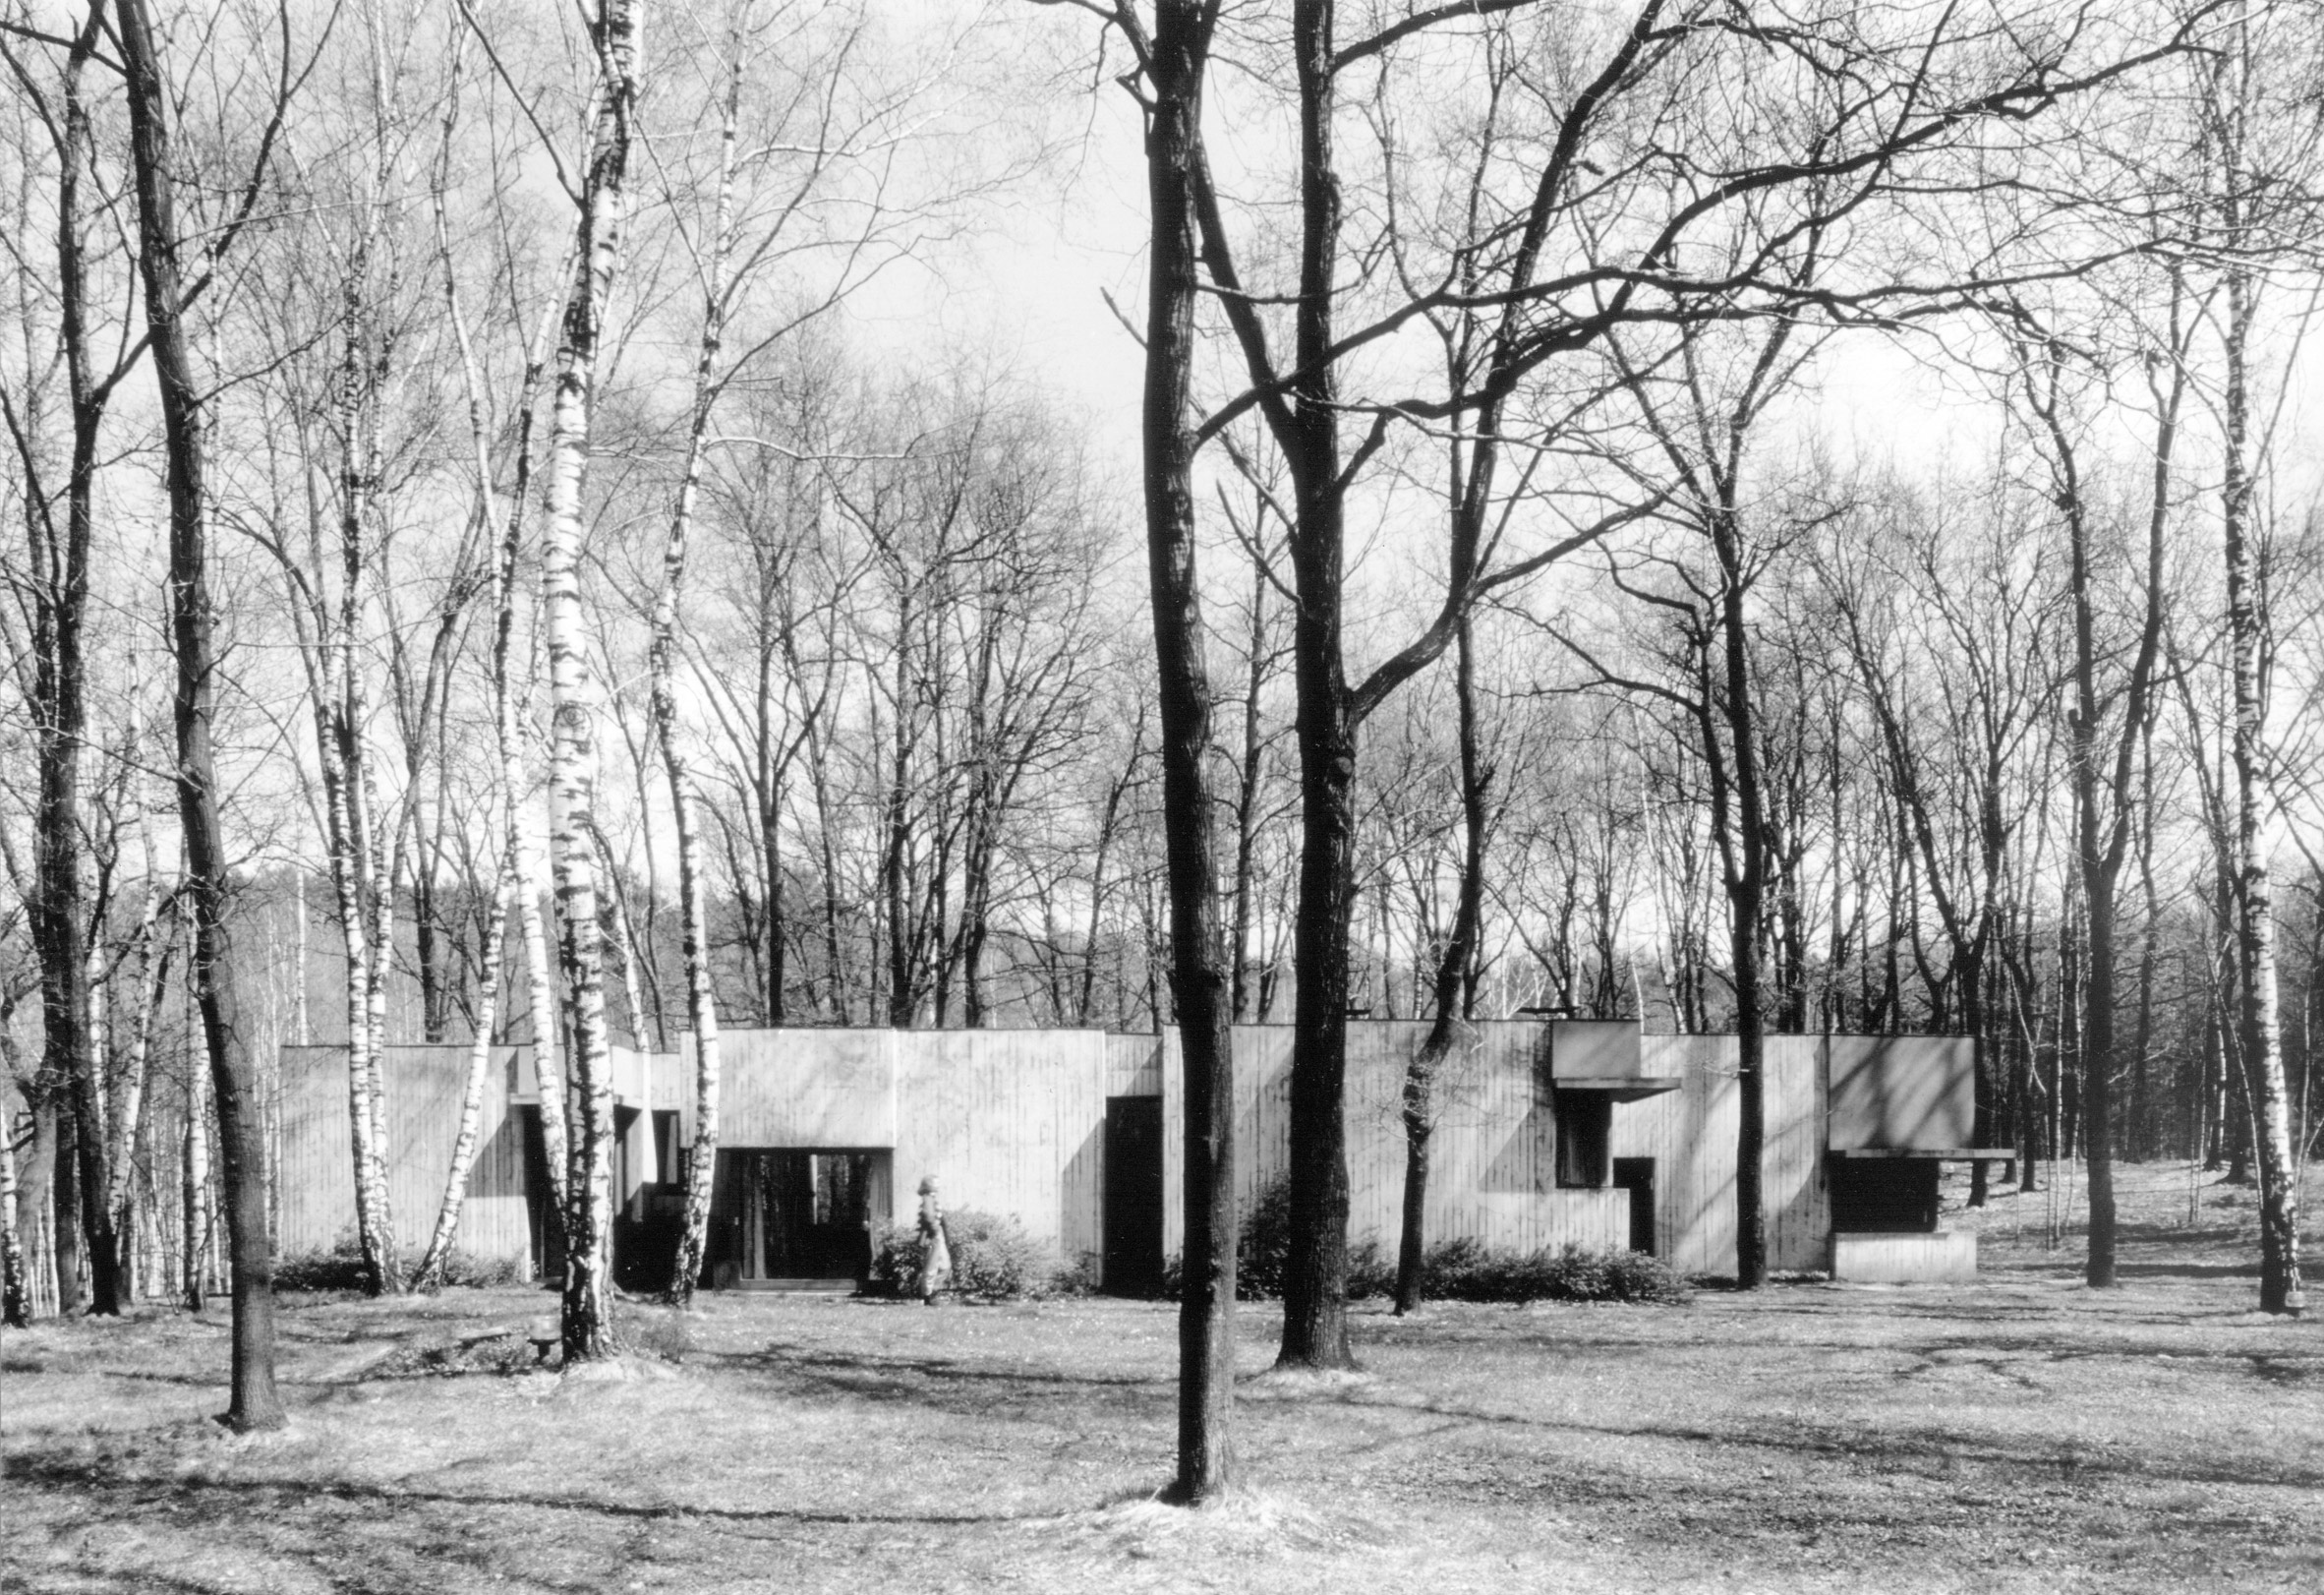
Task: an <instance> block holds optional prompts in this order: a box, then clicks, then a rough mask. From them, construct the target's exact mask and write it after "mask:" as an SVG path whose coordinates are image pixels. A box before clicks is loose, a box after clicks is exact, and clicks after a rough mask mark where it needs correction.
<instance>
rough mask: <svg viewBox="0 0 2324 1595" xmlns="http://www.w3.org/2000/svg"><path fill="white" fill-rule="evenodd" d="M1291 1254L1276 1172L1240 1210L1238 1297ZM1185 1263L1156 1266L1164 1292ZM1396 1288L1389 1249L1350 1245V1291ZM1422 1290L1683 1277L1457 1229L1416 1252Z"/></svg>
mask: <svg viewBox="0 0 2324 1595" xmlns="http://www.w3.org/2000/svg"><path fill="white" fill-rule="evenodd" d="M1290 1256H1291V1182H1290V1181H1289V1180H1288V1179H1280V1180H1276V1181H1275V1182H1273V1183H1272V1184H1270V1185H1268V1186H1267V1187H1266V1188H1265V1189H1264V1190H1262V1191H1261V1192H1260V1193H1259V1197H1258V1200H1257V1201H1256V1202H1255V1203H1253V1204H1251V1207H1250V1210H1249V1211H1248V1212H1246V1213H1245V1214H1244V1215H1243V1224H1242V1227H1241V1229H1240V1230H1239V1231H1238V1233H1237V1236H1236V1247H1235V1294H1236V1295H1237V1296H1238V1297H1240V1298H1242V1299H1243V1300H1245V1301H1273V1300H1275V1299H1276V1298H1278V1297H1280V1296H1281V1295H1282V1294H1283V1273H1284V1269H1285V1266H1286V1264H1287V1262H1288V1260H1289V1258H1290ZM1184 1267H1185V1260H1184V1259H1183V1257H1181V1256H1179V1255H1176V1254H1174V1255H1173V1256H1172V1257H1171V1258H1170V1259H1169V1261H1168V1262H1167V1263H1166V1264H1165V1265H1164V1266H1163V1291H1164V1293H1165V1294H1167V1295H1170V1296H1173V1297H1175V1296H1177V1295H1179V1294H1180V1291H1181V1288H1182V1280H1183V1270H1184ZM1395 1294H1396V1255H1395V1253H1394V1252H1393V1251H1391V1250H1389V1249H1387V1248H1385V1247H1383V1246H1381V1245H1380V1244H1379V1243H1378V1242H1377V1241H1373V1240H1365V1241H1359V1242H1357V1243H1356V1244H1355V1245H1353V1246H1351V1247H1349V1248H1348V1295H1349V1298H1350V1299H1351V1300H1357V1301H1361V1300H1365V1299H1367V1298H1379V1297H1386V1296H1393V1295H1395ZM1421 1295H1422V1296H1423V1299H1426V1300H1429V1301H1467V1302H1530V1301H1576V1302H1585V1301H1616V1302H1668V1303H1676V1302H1683V1301H1685V1300H1686V1299H1687V1283H1686V1279H1685V1277H1684V1276H1683V1275H1681V1274H1680V1273H1679V1272H1678V1270H1675V1269H1673V1268H1671V1267H1670V1266H1669V1265H1668V1264H1666V1263H1663V1262H1661V1261H1660V1260H1659V1259H1656V1258H1654V1257H1650V1256H1648V1255H1647V1254H1646V1253H1644V1252H1631V1251H1598V1250H1595V1249H1593V1248H1590V1247H1585V1246H1577V1245H1570V1244H1569V1245H1566V1246H1562V1247H1545V1248H1543V1249H1542V1250H1540V1251H1539V1252H1516V1251H1508V1250H1504V1249H1500V1248H1495V1247H1488V1246H1486V1245H1484V1244H1483V1243H1482V1241H1478V1240H1475V1239H1471V1238H1468V1237H1462V1238H1459V1239H1455V1240H1448V1241H1439V1242H1437V1243H1436V1244H1435V1245H1434V1246H1431V1247H1429V1248H1428V1249H1427V1250H1426V1251H1425V1252H1424V1253H1423V1256H1422V1262H1421Z"/></svg>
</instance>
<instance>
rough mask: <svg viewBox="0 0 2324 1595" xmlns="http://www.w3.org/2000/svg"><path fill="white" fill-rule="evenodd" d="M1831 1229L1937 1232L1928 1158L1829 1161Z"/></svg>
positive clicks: (1932, 1165) (1932, 1162) (1933, 1174)
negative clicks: (1934, 1230) (1935, 1230)
mask: <svg viewBox="0 0 2324 1595" xmlns="http://www.w3.org/2000/svg"><path fill="white" fill-rule="evenodd" d="M1830 1177H1831V1193H1830V1199H1831V1227H1832V1228H1833V1229H1835V1230H1844V1231H1848V1232H1851V1233H1858V1234H1861V1233H1865V1232H1868V1231H1869V1232H1879V1231H1883V1230H1888V1231H1896V1230H1907V1231H1917V1232H1926V1231H1929V1230H1933V1229H1935V1228H1936V1227H1937V1160H1936V1159H1935V1158H1933V1157H1879V1158H1873V1157H1834V1158H1832V1159H1830Z"/></svg>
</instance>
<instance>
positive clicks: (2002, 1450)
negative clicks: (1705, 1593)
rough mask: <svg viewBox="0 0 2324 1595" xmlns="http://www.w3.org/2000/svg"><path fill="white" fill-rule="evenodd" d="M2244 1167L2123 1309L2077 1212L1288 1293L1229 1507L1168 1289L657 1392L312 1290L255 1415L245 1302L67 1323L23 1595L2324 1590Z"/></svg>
mask: <svg viewBox="0 0 2324 1595" xmlns="http://www.w3.org/2000/svg"><path fill="white" fill-rule="evenodd" d="M2214 1178H2215V1176H2202V1177H2201V1179H2202V1183H2200V1184H2199V1185H2196V1184H2191V1183H2190V1180H2189V1173H2188V1169H2187V1167H2186V1165H2185V1164H2183V1163H2180V1164H2153V1165H2147V1166H2145V1167H2132V1168H2127V1169H2124V1170H2123V1181H2124V1185H2125V1187H2126V1190H2125V1196H2126V1199H2127V1200H2126V1201H2125V1203H2124V1213H2125V1219H2126V1223H2125V1226H2124V1228H2125V1234H2124V1241H2125V1244H2124V1246H2123V1260H2124V1267H2123V1270H2122V1273H2123V1277H2124V1285H2123V1288H2121V1289H2120V1290H2118V1291H2114V1292H2110V1293H2103V1294H2102V1293H2093V1292H2091V1291H2089V1290H2086V1289H2084V1288H2082V1286H2081V1285H2080V1284H2079V1282H2078V1264H2079V1239H2080V1229H2079V1216H2080V1213H2079V1210H2078V1208H2076V1207H2071V1206H2067V1207H2063V1208H2062V1207H2061V1204H2060V1199H2059V1198H2057V1197H2054V1196H2048V1195H2043V1196H2030V1197H2019V1196H2009V1197H2004V1198H2001V1199H1999V1200H1997V1201H1996V1203H1995V1204H1994V1205H1993V1207H1992V1209H1991V1210H1990V1211H1988V1212H1986V1213H1985V1214H1983V1215H1981V1217H1980V1221H1981V1223H1982V1227H1983V1228H1984V1231H1985V1258H1984V1262H1985V1276H1984V1278H1983V1279H1982V1280H1981V1282H1979V1283H1978V1284H1976V1285H1974V1286H1971V1287H1966V1288H1958V1289H1946V1288H1936V1287H1913V1288H1901V1289H1896V1288H1877V1287H1856V1288H1838V1287H1833V1286H1830V1285H1825V1284H1814V1283H1808V1284H1786V1285H1779V1286H1776V1287H1773V1288H1771V1289H1769V1290H1766V1291H1764V1292H1761V1293H1759V1294H1757V1295H1755V1296H1751V1297H1742V1296H1737V1295H1733V1294H1728V1293H1722V1292H1719V1291H1715V1290H1712V1291H1705V1292H1703V1293H1702V1294H1700V1295H1698V1296H1697V1298H1696V1299H1695V1301H1694V1303H1693V1304H1692V1305H1691V1306H1688V1307H1684V1308H1637V1307H1533V1308H1506V1307H1467V1306H1450V1307H1433V1308H1430V1309H1428V1310H1427V1311H1426V1312H1425V1314H1424V1315H1423V1316H1421V1317H1420V1318H1418V1319H1416V1320H1413V1321H1408V1322H1403V1323H1399V1322H1397V1321H1396V1320H1394V1319H1392V1318H1390V1317H1388V1316H1387V1315H1386V1314H1385V1313H1384V1312H1380V1311H1377V1310H1372V1309H1366V1310H1365V1311H1363V1312H1361V1313H1360V1314H1359V1316H1358V1318H1357V1333H1358V1335H1359V1340H1360V1355H1361V1356H1362V1357H1363V1359H1364V1362H1365V1368H1366V1373H1365V1376H1364V1377H1362V1378H1360V1379H1359V1380H1356V1381H1353V1382H1348V1383H1343V1384H1337V1385H1331V1386H1315V1385H1285V1384H1281V1383H1278V1382H1275V1381H1273V1380H1270V1379H1269V1378H1267V1377H1265V1376H1264V1375H1263V1373H1262V1372H1261V1371H1262V1370H1263V1369H1264V1368H1265V1366H1266V1362H1267V1359H1268V1357H1269V1356H1270V1354H1271V1351H1272V1346H1273V1341H1274V1336H1275V1332H1276V1325H1275V1319H1274V1315H1273V1314H1272V1313H1271V1312H1270V1311H1269V1310H1268V1309H1266V1308H1265V1307H1263V1306H1254V1307H1252V1308H1250V1309H1249V1311H1247V1313H1246V1314H1245V1316H1244V1319H1243V1325H1244V1344H1243V1354H1244V1362H1245V1366H1246V1368H1247V1369H1249V1377H1248V1378H1247V1379H1246V1382H1245V1385H1244V1389H1243V1393H1244V1399H1243V1401H1242V1404H1241V1407H1240V1417H1239V1423H1240V1426H1241V1427H1240V1431H1239V1433H1240V1445H1241V1457H1242V1466H1243V1469H1244V1473H1245V1476H1246V1478H1247V1479H1248V1480H1249V1485H1250V1488H1249V1493H1248V1494H1247V1495H1246V1496H1245V1497H1244V1498H1243V1499H1242V1500H1241V1501H1239V1502H1237V1503H1235V1504H1234V1505H1232V1506H1228V1507H1226V1508H1224V1509H1221V1510H1219V1511H1216V1512H1211V1513H1204V1514H1199V1515H1190V1514H1187V1513H1183V1512H1179V1511H1176V1510H1174V1509H1172V1508H1168V1507H1164V1506H1158V1505H1155V1504H1154V1503H1153V1502H1152V1501H1151V1500H1150V1499H1149V1498H1150V1496H1151V1493H1152V1492H1153V1491H1154V1489H1155V1488H1156V1487H1157V1486H1158V1485H1159V1484H1160V1483H1161V1482H1162V1481H1163V1480H1164V1479H1165V1478H1166V1477H1167V1476H1168V1473H1169V1469H1170V1457H1171V1446H1172V1438H1173V1433H1174V1430H1173V1424H1174V1408H1173V1389H1172V1385H1171V1373H1172V1369H1173V1366H1174V1364H1173V1356H1174V1351H1173V1334H1174V1329H1175V1318H1174V1313H1173V1309H1172V1308H1170V1307H1169V1306H1168V1305H1165V1304H1159V1303H1152V1304H1149V1303H1136V1302H1117V1301H1103V1300H1096V1301H1086V1300H1084V1301H1064V1302H1050V1303H1043V1304H1038V1305H1021V1306H1003V1307H964V1306H963V1307H948V1308H945V1309H941V1310H938V1311H934V1312H930V1311H926V1310H923V1309H921V1308H919V1307H917V1306H890V1305H885V1304H874V1303H862V1302H847V1301H842V1300H837V1299H830V1298H803V1297H781V1296H749V1297H736V1296H723V1297H705V1298H704V1302H703V1307H702V1310H701V1311H700V1312H699V1313H698V1314H695V1315H692V1316H689V1317H685V1318H679V1317H678V1316H676V1315H673V1314H670V1313H668V1312H666V1311H663V1310H661V1309H657V1308H650V1307H644V1306H632V1307H630V1308H628V1309H627V1311H626V1312H625V1314H624V1316H623V1327H624V1329H625V1331H626V1332H627V1333H628V1334H629V1335H630V1337H631V1340H632V1343H633V1344H634V1345H637V1346H638V1347H640V1348H641V1350H640V1354H639V1355H637V1356H636V1357H633V1358H632V1359H631V1361H630V1363H629V1370H628V1371H629V1372H630V1373H631V1375H632V1377H629V1378H626V1379H621V1380H617V1381H587V1382H584V1381H581V1380H563V1379H560V1378H558V1377H556V1376H555V1375H552V1374H536V1373H531V1372H527V1371H525V1365H526V1364H529V1363H530V1361H531V1358H532V1352H531V1350H530V1349H529V1348H528V1347H527V1346H526V1345H525V1343H524V1336H523V1330H524V1328H525V1326H526V1324H527V1323H528V1322H529V1321H530V1320H531V1319H532V1318H534V1317H536V1316H537V1315H538V1314H539V1313H540V1312H541V1311H542V1310H543V1308H544V1306H545V1305H546V1304H548V1303H549V1301H550V1300H551V1298H549V1297H548V1296H546V1295H544V1294H543V1293H541V1292H539V1291H530V1290H513V1289H512V1290H497V1291H453V1292H449V1293H446V1294H445V1295H443V1296H439V1297H435V1298H423V1299H418V1300H402V1301H387V1302H376V1303H374V1302H359V1301H326V1300H320V1299H317V1298H291V1299H290V1303H289V1310H288V1311H286V1312H285V1313H284V1314H283V1317H282V1329H283V1347H282V1350H283V1373H284V1375H285V1395H286V1397H287V1398H288V1400H289V1403H290V1407H291V1414H292V1424H293V1427H292V1429H291V1430H290V1432H289V1433H287V1434H284V1435H279V1436H268V1437H259V1438H252V1439H236V1438H233V1437H230V1436H228V1435H226V1434H224V1433H222V1432H220V1431H218V1430H217V1429H216V1428H215V1427H214V1426H213V1425H212V1424H211V1423H210V1422H209V1414H211V1413H213V1412H216V1411H217V1410H219V1409H220V1407H221V1406H222V1405H223V1390H222V1388H221V1387H220V1384H219V1381H220V1379H221V1377H222V1371H223V1368H224V1359H225V1337H224V1333H223V1329H222V1318H221V1317H220V1315H219V1314H218V1313H216V1312H211V1313H205V1314H204V1315H203V1316H202V1317H201V1318H200V1319H198V1320H197V1319H190V1318H188V1317H186V1316H185V1315H183V1314H178V1313H171V1312H166V1311H161V1310H157V1309H143V1310H141V1311H140V1312H139V1314H138V1315H137V1317H136V1319H135V1321H134V1322H132V1323H130V1324H127V1325H105V1324H89V1323H73V1324H56V1323H44V1324H42V1325H40V1326H39V1327H37V1328H35V1329H32V1330H31V1331H29V1332H14V1331H11V1332H9V1333H8V1334H7V1336H6V1338H5V1339H4V1340H0V1455H4V1457H5V1466H6V1473H5V1480H4V1483H0V1508H4V1509H0V1587H4V1588H8V1589H12V1590H16V1589H22V1590H29V1591H103V1590H120V1591H131V1590H135V1591H163V1592H173V1591H183V1592H192V1591H224V1590H268V1591H307V1590H315V1591H322V1590H340V1591H345V1590H358V1591H411V1592H414V1595H418V1592H422V1591H426V1592H431V1595H433V1592H436V1591H444V1592H459V1591H469V1590H488V1589H489V1590H509V1589H520V1590H523V1589H531V1590H659V1589H673V1590H675V1589H683V1590H689V1591H691V1590H742V1589H784V1590H825V1589H829V1590H845V1591H848V1592H850V1595H860V1592H862V1591H865V1590H883V1589H894V1590H934V1589H965V1588H981V1587H996V1586H1005V1587H1008V1588H1012V1589H1030V1590H1050V1589H1056V1590H1066V1589H1095V1588H1104V1589H1109V1590H1114V1589H1157V1590H1159V1589H1171V1590H1178V1589H1190V1588H1218V1589H1233V1590H1249V1591H1253V1592H1259V1595H1265V1592H1272V1591H1288V1590H1308V1589H1314V1590H1324V1589H1332V1590H1346V1589H1350V1588H1369V1589H1389V1588H1395V1587H1398V1586H1400V1585H1405V1584H1414V1583H1421V1582H1422V1581H1423V1580H1424V1586H1423V1587H1425V1588H1426V1589H1427V1590H1428V1591H1429V1595H1445V1592H1450V1591H1456V1590H1469V1589H1475V1590H1491V1591H1494V1592H1496V1595H1509V1592H1514V1591H1527V1590H1565V1589H1571V1590H1580V1591H1613V1590H1692V1589H1703V1590H1722V1591H1732V1590H1764V1591H1783V1592H1790V1591H1798V1590H1881V1591H1894V1590H1952V1589H1960V1590H1969V1589H1975V1590H1979V1591H1995V1590H2028V1591H2030V1590H2041V1591H2055V1590H2092V1591H2096V1590H2106V1591H2120V1590H2133V1589H2152V1590H2171V1591H2188V1590H2208V1589H2219V1590H2227V1589H2236V1590H2248V1589H2252V1588H2255V1587H2258V1588H2264V1587H2284V1588H2290V1589H2298V1590H2316V1589H2320V1588H2324V1328H2320V1327H2319V1326H2318V1325H2317V1324H2316V1323H2315V1322H2313V1321H2310V1322H2308V1323H2303V1324H2291V1323H2284V1322H2279V1321H2272V1320H2269V1319H2267V1318H2265V1317H2263V1316H2261V1315H2260V1314H2258V1313H2257V1312H2255V1311H2253V1310H2252V1309H2251V1303H2252V1301H2253V1299H2254V1291H2255V1279H2254V1276H2253V1272H2252V1259H2253V1256H2254V1246H2253V1242H2252V1238H2251V1235H2252V1206H2251V1195H2250V1193H2249V1192H2248V1191H2244V1190H2233V1189H2230V1188H2227V1187H2223V1186H2219V1185H2216V1184H2212V1183H2209V1182H2210V1181H2211V1180H2212V1179H2214ZM1958 1195H1959V1191H1958V1188H1957V1185H1956V1186H1952V1187H1948V1203H1947V1206H1948V1210H1950V1209H1952V1208H1953V1207H1954V1205H1955V1204H1956V1203H1957V1199H1958ZM2190 1196H2194V1197H2199V1199H2200V1201H2199V1206H2198V1207H2197V1208H2196V1209H2195V1211H2193V1214H2192V1219H2193V1221H2192V1222H2191V1223H2190V1222H2189V1221H2188V1219H2189V1201H2190ZM2054 1217H2055V1218H2057V1219H2058V1220H2060V1222H2061V1224H2062V1226H2063V1233H2064V1235H2065V1245H2064V1247H2063V1249H2058V1250H2053V1249H2051V1248H2050V1246H2049V1245H2048V1240H2049V1235H2050V1231H2051V1222H2052V1219H2053V1218H2054ZM1960 1218H1961V1215H1960V1214H1959V1213H1958V1212H1957V1211H1948V1212H1947V1222H1957V1221H1959V1220H1960Z"/></svg>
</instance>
